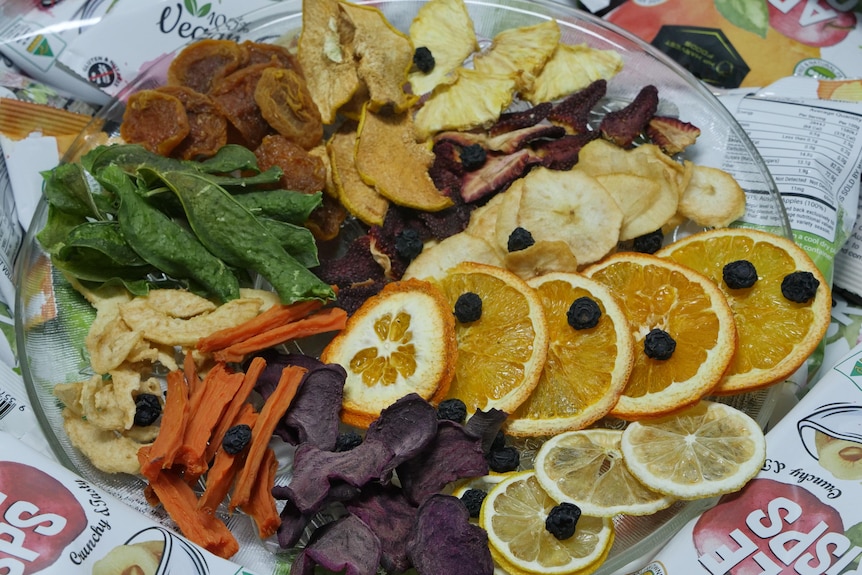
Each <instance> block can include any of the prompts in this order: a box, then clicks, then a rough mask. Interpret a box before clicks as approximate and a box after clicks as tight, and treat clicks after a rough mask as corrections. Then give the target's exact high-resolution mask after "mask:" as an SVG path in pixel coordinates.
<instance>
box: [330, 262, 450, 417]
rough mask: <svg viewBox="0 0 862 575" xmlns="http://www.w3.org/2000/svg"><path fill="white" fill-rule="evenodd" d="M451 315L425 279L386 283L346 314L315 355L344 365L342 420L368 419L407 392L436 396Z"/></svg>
mask: <svg viewBox="0 0 862 575" xmlns="http://www.w3.org/2000/svg"><path fill="white" fill-rule="evenodd" d="M456 356H457V346H456V340H455V321H454V319H453V317H452V312H451V308H450V307H449V304H448V302H447V301H446V300H445V299H444V298H443V296H442V294H441V293H440V292H439V291H438V290H437V289H436V288H435V287H434V286H433V285H431V284H430V283H428V282H425V281H421V280H415V279H413V280H404V281H400V282H393V283H390V284H387V285H386V287H385V288H383V290H381V292H380V293H379V294H377V295H376V296H374V297H372V298H369V299H368V300H366V302H365V303H364V304H363V305H362V306H361V307H360V308H359V309H358V310H356V312H355V313H354V314H353V315H352V316H351V317H350V319H349V320H348V321H347V326H346V327H345V328H344V330H342V331H341V332H340V333H339V334H338V335H337V336H336V337H335V338H334V339H333V340H332V341H331V342H330V343H329V344H328V345H327V346H326V347H325V348H324V350H323V352H322V353H321V355H320V359H321V361H323V362H325V363H336V364H339V365H341V366H343V367H344V369H345V370H346V371H347V380H346V381H345V384H344V398H343V400H342V420H343V421H344V422H345V423H349V424H351V425H355V426H357V427H368V425H369V424H370V423H371V422H372V421H373V420H374V419H376V418H377V416H378V415H380V411H381V410H383V409H384V408H386V407H388V406H389V405H391V404H392V403H394V402H395V401H397V400H398V399H399V398H401V397H403V396H405V395H407V394H408V393H417V394H419V395H420V396H422V397H424V398H425V399H428V400H430V401H432V402H436V401H438V400H439V399H441V398H442V396H443V395H444V394H445V393H446V392H447V391H448V389H449V384H450V382H451V381H452V376H453V375H454V373H455V358H456Z"/></svg>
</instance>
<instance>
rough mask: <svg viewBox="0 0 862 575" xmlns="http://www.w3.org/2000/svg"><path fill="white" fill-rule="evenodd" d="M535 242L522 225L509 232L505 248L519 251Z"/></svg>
mask: <svg viewBox="0 0 862 575" xmlns="http://www.w3.org/2000/svg"><path fill="white" fill-rule="evenodd" d="M534 243H536V240H534V239H533V234H531V233H530V232H529V231H528V230H525V229H524V228H522V227H517V228H515V229H514V230H512V233H511V234H509V241H508V242H507V243H506V249H508V250H509V252H519V251H521V250H525V249H527V248H528V247H530V246H531V245H533V244H534Z"/></svg>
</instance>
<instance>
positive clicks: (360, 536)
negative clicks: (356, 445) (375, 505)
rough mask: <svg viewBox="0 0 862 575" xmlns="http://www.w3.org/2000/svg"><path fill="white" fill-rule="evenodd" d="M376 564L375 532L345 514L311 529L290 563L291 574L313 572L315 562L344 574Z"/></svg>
mask: <svg viewBox="0 0 862 575" xmlns="http://www.w3.org/2000/svg"><path fill="white" fill-rule="evenodd" d="M379 564H380V541H379V540H378V539H377V536H376V535H375V534H374V533H373V532H372V531H371V529H369V528H368V526H367V525H366V524H365V523H363V522H362V520H361V519H359V518H358V517H355V516H353V515H348V516H347V517H343V518H341V519H338V520H336V521H333V522H332V523H329V524H327V525H324V526H323V527H321V528H320V529H318V530H317V531H315V532H314V536H312V539H311V541H310V542H309V544H308V546H307V547H305V549H303V550H302V551H300V553H299V555H297V556H296V559H295V560H294V561H293V564H292V565H291V566H290V575H312V574H313V573H314V567H315V566H316V565H320V566H321V567H323V568H324V569H328V570H330V571H332V572H334V573H344V574H345V575H375V574H376V573H377V566H378V565H379ZM477 575H478V574H477Z"/></svg>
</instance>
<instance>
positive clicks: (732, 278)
mask: <svg viewBox="0 0 862 575" xmlns="http://www.w3.org/2000/svg"><path fill="white" fill-rule="evenodd" d="M721 277H722V279H724V283H725V284H727V287H729V288H730V289H744V288H750V287H751V286H753V285H754V283H755V282H756V281H757V270H756V269H755V268H754V264H753V263H751V262H750V261H748V260H736V261H735V262H730V263H729V264H727V265H726V266H724V267H723V268H722V270H721Z"/></svg>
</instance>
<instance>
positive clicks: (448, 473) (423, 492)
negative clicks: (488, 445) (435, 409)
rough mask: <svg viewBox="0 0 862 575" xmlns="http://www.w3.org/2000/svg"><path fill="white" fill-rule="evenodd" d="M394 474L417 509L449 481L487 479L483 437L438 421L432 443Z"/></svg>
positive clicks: (459, 425) (462, 427) (452, 422)
mask: <svg viewBox="0 0 862 575" xmlns="http://www.w3.org/2000/svg"><path fill="white" fill-rule="evenodd" d="M397 473H398V479H399V481H400V482H401V487H402V489H403V490H404V495H405V496H406V497H407V500H408V501H411V502H412V503H414V504H416V505H419V504H421V503H422V502H423V501H424V500H425V499H427V498H428V497H429V496H431V495H433V494H435V493H438V492H439V491H440V490H441V489H443V488H444V487H445V486H446V485H447V484H449V483H451V482H452V481H456V480H458V479H461V478H464V477H475V476H478V475H487V473H488V461H487V460H486V459H485V451H484V450H483V448H482V437H481V436H480V435H475V434H473V433H471V432H468V431H466V430H465V429H464V426H462V425H461V424H460V423H455V422H454V421H447V420H441V421H440V422H438V424H437V435H436V437H435V438H434V441H432V442H431V444H430V445H428V447H426V448H425V450H424V451H422V453H420V454H418V455H417V456H416V457H413V458H412V459H410V460H408V461H405V462H404V463H402V464H401V465H399V466H398V468H397Z"/></svg>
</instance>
